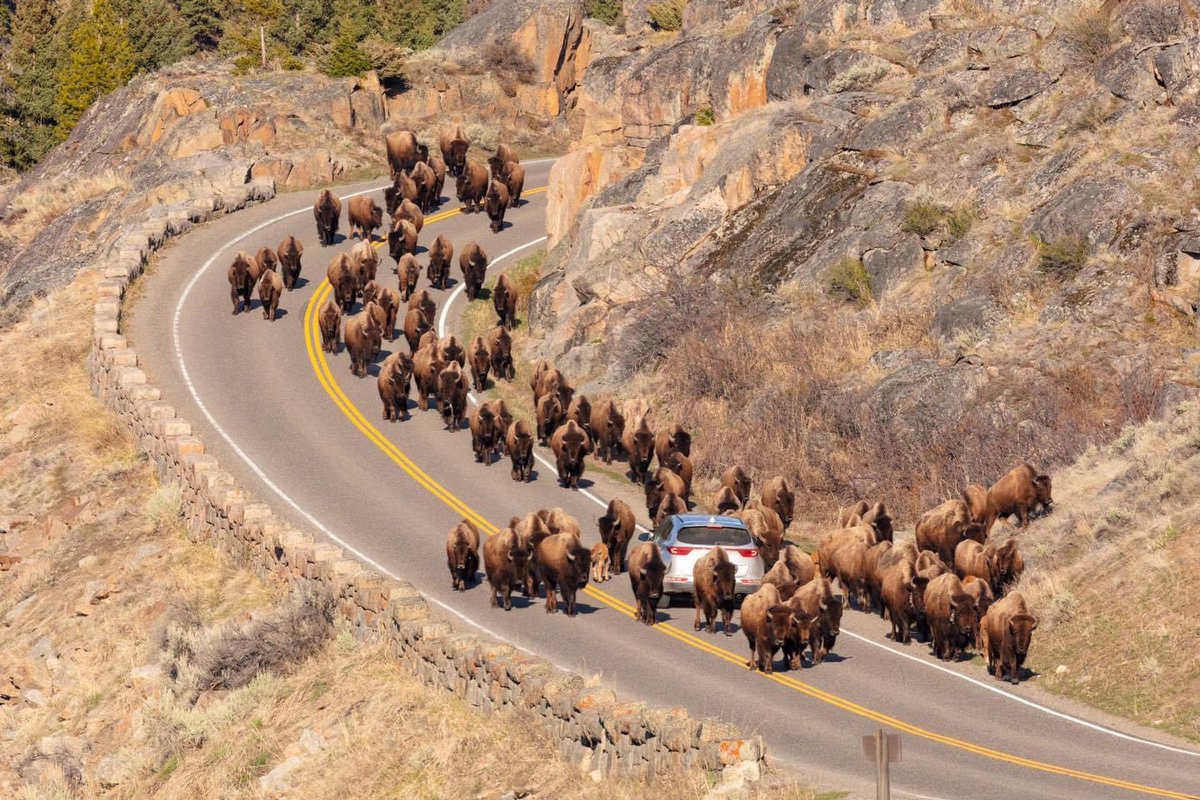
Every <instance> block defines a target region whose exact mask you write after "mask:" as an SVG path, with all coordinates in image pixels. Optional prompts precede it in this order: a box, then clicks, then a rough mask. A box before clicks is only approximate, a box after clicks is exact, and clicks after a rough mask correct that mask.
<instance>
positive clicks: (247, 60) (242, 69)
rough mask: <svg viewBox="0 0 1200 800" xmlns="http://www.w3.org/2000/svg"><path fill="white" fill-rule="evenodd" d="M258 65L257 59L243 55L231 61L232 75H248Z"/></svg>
mask: <svg viewBox="0 0 1200 800" xmlns="http://www.w3.org/2000/svg"><path fill="white" fill-rule="evenodd" d="M258 64H259V57H258V56H256V55H250V54H249V53H245V54H243V55H240V56H238V57H237V58H235V59H234V60H233V74H234V75H249V74H250V73H251V72H253V71H254V68H255V67H257V66H258Z"/></svg>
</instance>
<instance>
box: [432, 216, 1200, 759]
mask: <svg viewBox="0 0 1200 800" xmlns="http://www.w3.org/2000/svg"><path fill="white" fill-rule="evenodd" d="M547 238H548V237H546V236H543V237H541V238H540V239H534V240H533V241H531V242H526V243H525V244H523V245H520V246H519V247H514V248H513V249H512V250H509V251H508V252H507V253H504V254H503V255H499V256H497V257H496V258H495V259H493V260H492V262H491V263H490V264H488V269H491V268H492V267H494V266H495V265H496V264H499V263H500V262H501V261H503V260H505V259H507V258H509V257H510V256H512V255H514V254H516V253H518V252H520V251H522V250H524V249H525V248H527V247H532V246H534V245H535V244H540V243H542V242H544V241H546V239H547ZM464 288H466V287H465V285H464V284H461V283H460V284H459V285H458V287H457V288H455V290H454V291H453V292H451V293H450V296H449V297H447V298H446V302H445V303H444V304H443V306H442V310H441V313H440V314H439V315H438V337H439V338H440V337H444V336H445V335H446V320H447V319H448V317H449V313H450V306H452V305H453V304H454V301H455V300H456V299H458V297H459V295H461V294H462V292H463V289H464ZM465 346H466V343H464V347H465ZM467 396H468V397H469V398H470V400H471V402H472V403H474V404H475V405H479V399H478V398H477V397H476V396H475V393H474V392H469V393H468V395H467ZM533 456H534V458H536V459H537V460H538V461H539V462H540V463H541V464H542V465H543V466H545V467H546V468H547V469H551V470H557V469H558V468H557V466H556V465H554V464H553V463H551V462H550V461H549V460H548V459H546V458H545V457H543V456H542V455H541V454H540V453H538V451H537V448H535V449H534V451H533ZM578 491H579V493H580V494H582V495H583V496H584V497H587V498H588V499H590V500H592V501H593V502H595V503H596V504H597V505H598V506H600V507H601V508H607V507H608V503H607V502H605V501H604V500H602V499H601V498H599V497H597V496H596V495H594V494H592V493H591V492H589V491H588V490H586V489H579V490H578ZM637 529H638V530H639V531H642V532H645V531H646V530H647V529H646V528H644V527H642V526H641V525H640V524H639V525H638V526H637ZM842 633H845V634H847V635H849V636H850V637H851V638H852V639H857V640H858V641H861V642H865V643H866V644H869V645H871V646H872V647H877V648H879V649H880V650H883V651H885V652H888V653H891V654H892V655H895V656H898V657H900V658H906V659H908V660H909V661H914V662H916V663H918V664H922V665H924V666H926V667H930V668H932V669H936V670H938V671H939V672H944V673H945V674H947V675H951V676H953V677H955V678H959V679H960V680H964V681H966V682H967V683H971V684H974V685H975V686H978V687H979V688H981V689H986V690H987V691H989V692H992V693H993V694H998V695H1000V696H1001V697H1006V698H1008V699H1009V700H1012V701H1014V702H1017V703H1020V704H1022V705H1025V706H1028V707H1029V708H1032V709H1035V710H1037V711H1041V712H1043V713H1046V714H1049V715H1050V716H1053V717H1057V718H1059V719H1062V720H1065V721H1067V722H1073V723H1075V724H1076V725H1081V726H1083V727H1085V728H1088V729H1090V730H1093V731H1097V732H1099V733H1106V734H1108V735H1109V736H1115V737H1117V738H1118V739H1124V740H1126V741H1129V742H1136V743H1138V744H1144V745H1149V746H1150V747H1157V748H1159V749H1161V750H1166V751H1168V752H1172V753H1179V754H1182V755H1186V756H1194V757H1200V752H1197V751H1194V750H1187V749H1184V748H1181V747H1173V746H1171V745H1168V744H1162V743H1161V742H1155V741H1153V740H1151V739H1143V738H1142V737H1140V736H1133V735H1132V734H1128V733H1122V732H1120V731H1117V730H1113V729H1112V728H1108V727H1105V726H1104V725H1099V724H1097V723H1094V722H1088V721H1087V720H1085V719H1080V718H1079V717H1075V716H1072V715H1070V714H1067V713H1065V712H1062V711H1056V710H1055V709H1053V708H1049V707H1047V706H1044V705H1041V704H1040V703H1035V702H1034V701H1032V700H1029V699H1027V698H1024V697H1021V696H1020V695H1015V694H1012V693H1011V692H1008V691H1006V690H1004V689H1001V688H1000V687H998V686H991V685H989V684H988V683H986V682H985V681H981V680H979V679H977V678H972V677H971V676H970V675H964V674H962V673H961V672H955V671H954V670H952V669H948V668H946V667H943V666H942V665H941V664H935V663H933V662H931V661H926V660H925V659H923V658H920V657H918V656H914V655H912V654H911V653H904V652H901V651H899V650H896V649H894V648H892V647H888V646H887V645H886V644H882V643H881V642H877V641H875V640H874V639H870V638H868V637H866V636H862V635H861V634H857V633H854V632H853V631H850V630H847V629H846V628H844V627H843V628H842Z"/></svg>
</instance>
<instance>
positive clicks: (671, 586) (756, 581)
mask: <svg viewBox="0 0 1200 800" xmlns="http://www.w3.org/2000/svg"><path fill="white" fill-rule="evenodd" d="M761 585H762V578H751V577H746V578H742V577H739V578H738V579H737V582H736V584H735V589H736V592H737V594H739V595H747V594H754V593H755V592H757V591H758V587H760V586H761ZM694 588H695V584H694V583H693V582H692V579H691V578H690V577H687V578H685V577H682V576H680V577H678V578H676V577H673V576H671V575H667V576H666V578H664V579H663V593H664V594H674V595H683V594H686V595H691V594H692V591H693V589H694Z"/></svg>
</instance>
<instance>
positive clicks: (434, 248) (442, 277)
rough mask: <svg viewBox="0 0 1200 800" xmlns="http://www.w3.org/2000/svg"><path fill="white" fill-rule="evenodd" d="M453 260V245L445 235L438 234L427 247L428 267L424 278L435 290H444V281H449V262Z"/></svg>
mask: <svg viewBox="0 0 1200 800" xmlns="http://www.w3.org/2000/svg"><path fill="white" fill-rule="evenodd" d="M453 258H454V245H452V244H450V240H449V239H448V238H446V236H445V234H441V233H439V234H438V235H437V238H436V239H434V240H433V244H432V245H430V247H429V267H428V268H427V269H426V271H425V276H426V277H427V278H429V284H430V285H431V286H432V287H433V288H435V289H445V288H446V281H447V280H449V279H450V261H451V259H453Z"/></svg>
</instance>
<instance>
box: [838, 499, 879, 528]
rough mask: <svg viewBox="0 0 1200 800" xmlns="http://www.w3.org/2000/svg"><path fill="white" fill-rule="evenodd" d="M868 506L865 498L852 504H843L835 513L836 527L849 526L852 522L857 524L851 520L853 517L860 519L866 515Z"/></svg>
mask: <svg viewBox="0 0 1200 800" xmlns="http://www.w3.org/2000/svg"><path fill="white" fill-rule="evenodd" d="M870 507H871V505H870V503H868V502H867V501H866V500H859V501H858V502H857V503H855V504H854V505H852V506H843V507H842V508H839V509H838V514H837V524H838V527H839V528H849V527H852V526H853V525H854V524H857V523H854V522H853V520H854V518H855V517H857V518H858V519H859V520H860V521H861V520H862V518H863V517H864V516H866V513H867V509H868V508H870Z"/></svg>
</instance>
